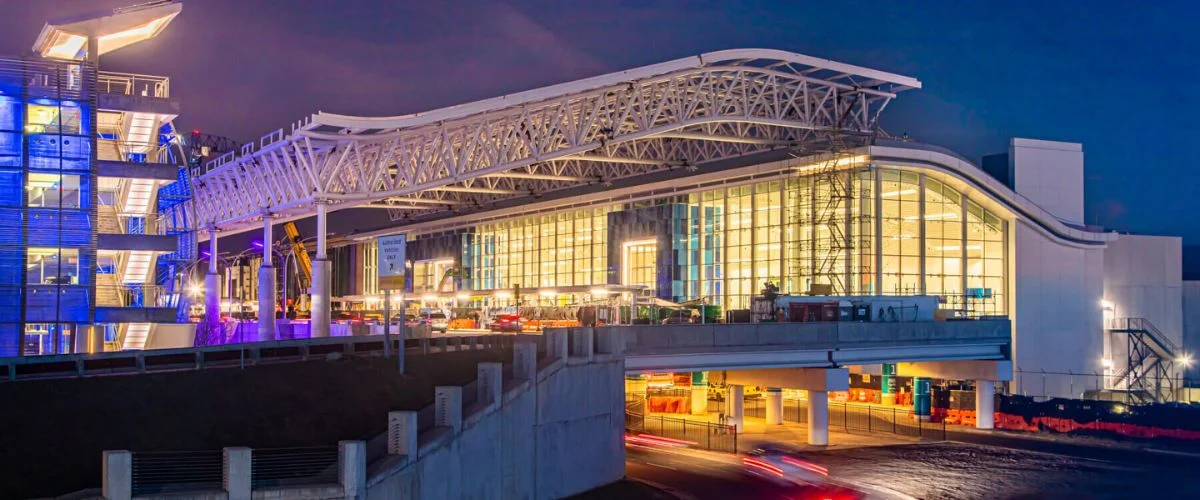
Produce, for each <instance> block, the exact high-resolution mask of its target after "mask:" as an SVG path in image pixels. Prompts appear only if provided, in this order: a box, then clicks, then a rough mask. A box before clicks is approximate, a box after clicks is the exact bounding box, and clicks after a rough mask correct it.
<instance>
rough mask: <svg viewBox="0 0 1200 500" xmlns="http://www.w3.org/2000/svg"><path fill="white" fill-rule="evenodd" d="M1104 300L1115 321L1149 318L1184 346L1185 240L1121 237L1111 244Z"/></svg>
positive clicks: (1136, 236)
mask: <svg viewBox="0 0 1200 500" xmlns="http://www.w3.org/2000/svg"><path fill="white" fill-rule="evenodd" d="M1104 298H1105V299H1107V300H1109V301H1111V302H1112V303H1113V312H1112V316H1113V317H1114V318H1146V319H1148V320H1150V322H1151V323H1154V326H1156V327H1158V329H1159V330H1160V331H1162V333H1163V334H1165V335H1166V336H1167V338H1169V339H1170V340H1171V342H1174V343H1175V344H1176V345H1179V344H1182V343H1183V238H1179V237H1175V236H1140V235H1122V236H1121V238H1120V239H1118V240H1117V241H1114V242H1111V243H1109V244H1108V248H1107V249H1105V250H1104ZM1114 361H1115V360H1114ZM1118 368H1120V367H1118Z"/></svg>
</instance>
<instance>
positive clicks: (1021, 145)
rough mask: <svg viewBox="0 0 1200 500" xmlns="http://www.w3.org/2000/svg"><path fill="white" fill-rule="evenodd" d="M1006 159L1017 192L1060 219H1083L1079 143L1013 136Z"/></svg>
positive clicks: (1076, 220)
mask: <svg viewBox="0 0 1200 500" xmlns="http://www.w3.org/2000/svg"><path fill="white" fill-rule="evenodd" d="M1009 158H1010V161H1011V162H1012V174H1013V185H1014V187H1015V188H1016V189H1015V190H1016V192H1017V193H1019V194H1021V195H1024V196H1025V197H1026V198H1029V199H1030V200H1031V201H1033V202H1034V203H1036V204H1037V205H1038V206H1040V207H1042V208H1043V209H1045V210H1046V211H1047V212H1050V213H1051V214H1053V215H1054V216H1055V217H1058V218H1059V219H1062V220H1065V221H1068V222H1074V223H1077V224H1082V223H1083V222H1084V220H1083V145H1082V144H1078V143H1072V142H1056V141H1040V140H1035V139H1020V138H1013V139H1012V142H1011V143H1010V144H1009Z"/></svg>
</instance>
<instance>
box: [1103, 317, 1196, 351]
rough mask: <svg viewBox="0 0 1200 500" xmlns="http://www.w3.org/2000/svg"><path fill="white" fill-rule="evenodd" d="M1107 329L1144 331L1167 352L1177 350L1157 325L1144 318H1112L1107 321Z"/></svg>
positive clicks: (1177, 347)
mask: <svg viewBox="0 0 1200 500" xmlns="http://www.w3.org/2000/svg"><path fill="white" fill-rule="evenodd" d="M1109 330H1128V331H1139V330H1140V331H1144V332H1146V333H1149V334H1150V337H1151V338H1153V339H1154V340H1155V341H1156V342H1158V343H1159V344H1161V345H1162V347H1164V348H1166V349H1165V350H1166V351H1168V354H1171V355H1175V353H1177V352H1179V346H1177V345H1175V342H1173V341H1171V339H1170V338H1167V336H1166V335H1164V334H1163V333H1162V331H1161V330H1159V329H1158V327H1156V326H1154V323H1152V322H1151V321H1150V320H1148V319H1146V318H1114V319H1112V320H1110V322H1109Z"/></svg>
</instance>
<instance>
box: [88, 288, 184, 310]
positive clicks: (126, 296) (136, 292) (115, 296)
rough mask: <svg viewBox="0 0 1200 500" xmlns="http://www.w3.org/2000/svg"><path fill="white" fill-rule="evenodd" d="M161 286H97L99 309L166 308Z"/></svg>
mask: <svg viewBox="0 0 1200 500" xmlns="http://www.w3.org/2000/svg"><path fill="white" fill-rule="evenodd" d="M162 292H163V287H162V286H161V285H140V284H116V285H96V306H97V307H166V306H164V305H163V304H162V303H160V302H161V300H162V299H165V298H167V297H166V295H165V294H163V293H162Z"/></svg>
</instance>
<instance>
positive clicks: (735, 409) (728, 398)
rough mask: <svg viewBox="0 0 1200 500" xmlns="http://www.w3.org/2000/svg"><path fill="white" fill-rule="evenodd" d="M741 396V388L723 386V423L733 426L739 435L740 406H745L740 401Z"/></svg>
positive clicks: (740, 422) (740, 429)
mask: <svg viewBox="0 0 1200 500" xmlns="http://www.w3.org/2000/svg"><path fill="white" fill-rule="evenodd" d="M742 395H743V391H742V386H740V385H727V386H725V421H726V423H728V424H729V425H732V426H734V428H735V429H736V431H737V432H738V433H739V434H740V433H741V432H742V428H743V426H742V421H743V418H742V406H743V405H744V404H745V401H743V400H742V397H743V396H742Z"/></svg>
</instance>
